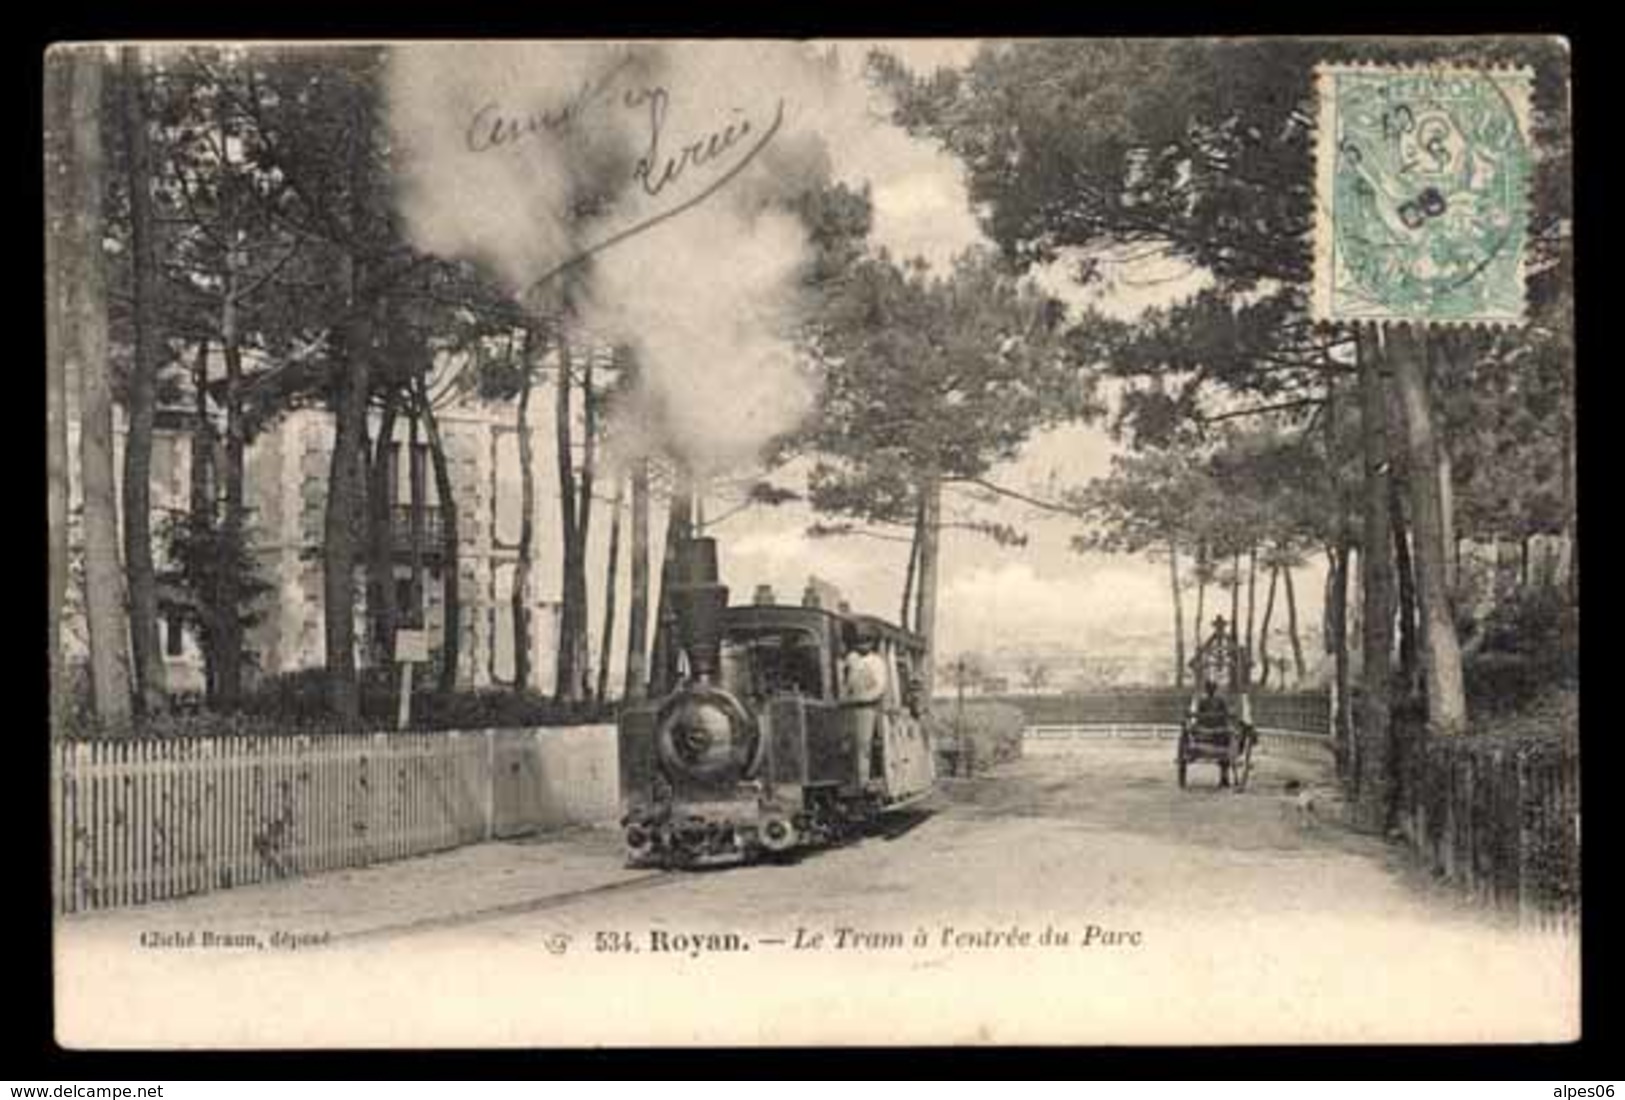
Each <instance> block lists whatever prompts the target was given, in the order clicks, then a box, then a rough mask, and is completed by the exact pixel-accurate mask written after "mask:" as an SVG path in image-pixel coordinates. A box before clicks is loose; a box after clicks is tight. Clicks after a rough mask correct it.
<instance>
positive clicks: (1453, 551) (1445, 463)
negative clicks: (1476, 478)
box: [1437, 442, 1461, 606]
mask: <svg viewBox="0 0 1625 1100" xmlns="http://www.w3.org/2000/svg"><path fill="white" fill-rule="evenodd" d="M1437 451H1438V455H1439V527H1440V530H1441V531H1442V532H1443V535H1444V545H1445V547H1446V548H1447V550H1448V551H1449V552H1448V553H1446V554H1445V556H1444V590H1445V592H1446V593H1447V594H1448V596H1449V599H1450V603H1451V606H1455V602H1456V591H1457V586H1458V585H1459V584H1460V583H1461V574H1460V568H1461V540H1460V537H1459V536H1458V535H1457V533H1456V484H1455V472H1454V467H1453V466H1452V465H1451V462H1450V448H1449V447H1446V446H1445V445H1444V444H1443V443H1442V442H1441V443H1440V444H1439V446H1438V448H1437Z"/></svg>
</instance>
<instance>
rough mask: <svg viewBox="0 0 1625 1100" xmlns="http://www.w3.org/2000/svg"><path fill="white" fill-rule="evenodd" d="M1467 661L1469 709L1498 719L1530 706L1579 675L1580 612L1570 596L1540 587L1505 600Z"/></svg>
mask: <svg viewBox="0 0 1625 1100" xmlns="http://www.w3.org/2000/svg"><path fill="white" fill-rule="evenodd" d="M1480 629H1481V632H1482V636H1481V638H1480V639H1479V641H1478V643H1477V645H1476V647H1475V652H1473V654H1472V655H1471V656H1470V657H1469V658H1468V659H1467V661H1466V662H1465V663H1464V665H1463V669H1462V672H1463V676H1464V678H1465V680H1466V687H1467V701H1468V707H1469V710H1470V711H1471V712H1472V713H1473V714H1475V715H1483V716H1485V717H1487V718H1494V717H1497V716H1501V715H1509V714H1513V713H1516V712H1518V711H1522V710H1526V709H1528V708H1530V707H1532V706H1534V705H1535V704H1536V702H1537V700H1539V699H1540V697H1541V696H1543V695H1544V694H1546V693H1547V692H1549V691H1552V690H1557V689H1577V688H1578V686H1579V679H1580V622H1579V612H1578V610H1577V609H1576V608H1575V607H1574V606H1573V605H1572V604H1570V603H1569V601H1568V599H1567V598H1566V596H1565V594H1564V593H1563V592H1562V591H1560V590H1558V589H1552V588H1535V589H1530V590H1528V591H1526V592H1522V593H1519V594H1518V595H1516V596H1514V597H1512V598H1509V599H1507V600H1505V601H1504V602H1503V603H1501V604H1500V605H1499V606H1497V607H1496V608H1495V610H1494V611H1492V612H1491V613H1490V614H1489V615H1488V616H1487V617H1486V618H1485V620H1484V623H1483V625H1482V627H1481V628H1480Z"/></svg>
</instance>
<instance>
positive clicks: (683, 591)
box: [671, 538, 728, 680]
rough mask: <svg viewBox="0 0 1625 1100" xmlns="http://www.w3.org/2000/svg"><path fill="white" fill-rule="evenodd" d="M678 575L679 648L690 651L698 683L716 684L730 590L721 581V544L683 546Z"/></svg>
mask: <svg viewBox="0 0 1625 1100" xmlns="http://www.w3.org/2000/svg"><path fill="white" fill-rule="evenodd" d="M676 573H677V575H676V577H675V578H673V583H672V591H671V604H672V608H673V609H674V610H675V611H676V612H677V639H678V642H677V644H678V645H680V646H681V647H682V648H683V649H684V650H685V651H687V653H688V664H689V671H690V672H691V673H692V675H693V676H694V678H695V679H696V680H715V679H716V675H717V654H718V650H719V649H720V647H721V644H722V612H723V610H724V609H725V608H726V607H727V606H728V588H727V586H726V585H724V584H721V583H719V581H718V579H717V576H718V575H717V540H716V539H709V538H689V539H684V540H683V541H682V542H679V543H678V544H677V570H676Z"/></svg>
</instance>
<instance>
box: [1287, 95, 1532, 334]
mask: <svg viewBox="0 0 1625 1100" xmlns="http://www.w3.org/2000/svg"><path fill="white" fill-rule="evenodd" d="M1315 75H1316V90H1317V93H1318V98H1319V105H1320V116H1319V133H1318V137H1317V150H1316V155H1317V162H1316V179H1315V294H1314V314H1315V317H1316V318H1317V319H1319V320H1324V321H1338V322H1361V321H1364V322H1382V321H1395V322H1408V323H1412V324H1500V325H1516V324H1521V323H1522V322H1523V318H1524V254H1525V250H1526V248H1527V245H1528V240H1527V237H1528V227H1529V190H1530V183H1531V180H1530V171H1531V154H1530V129H1529V120H1530V112H1529V88H1530V80H1531V78H1530V74H1529V73H1528V72H1527V71H1526V70H1521V69H1471V68H1422V67H1409V66H1405V67H1398V66H1381V65H1324V66H1321V67H1320V68H1318V69H1317V70H1316V74H1315Z"/></svg>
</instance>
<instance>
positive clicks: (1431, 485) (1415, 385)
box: [1390, 334, 1467, 736]
mask: <svg viewBox="0 0 1625 1100" xmlns="http://www.w3.org/2000/svg"><path fill="white" fill-rule="evenodd" d="M1426 341H1427V337H1426V335H1418V334H1405V335H1403V336H1401V337H1399V338H1397V339H1395V340H1394V341H1393V347H1394V354H1392V355H1391V356H1390V361H1391V362H1392V364H1393V372H1394V383H1395V386H1396V387H1397V389H1398V391H1399V398H1400V402H1399V404H1400V409H1401V412H1402V414H1403V415H1402V419H1403V421H1404V431H1405V444H1406V448H1407V450H1408V452H1409V457H1410V467H1411V469H1412V471H1413V472H1414V473H1415V475H1416V476H1413V477H1412V478H1411V481H1410V487H1411V513H1412V516H1413V519H1414V524H1413V529H1414V531H1415V542H1416V555H1415V556H1416V563H1417V580H1418V589H1419V593H1418V594H1419V596H1420V603H1421V618H1422V629H1423V638H1424V641H1425V655H1426V656H1425V659H1424V661H1423V671H1424V673H1425V675H1426V678H1427V680H1426V683H1427V703H1428V729H1429V731H1430V732H1431V733H1433V734H1434V735H1436V736H1452V735H1456V734H1460V733H1464V732H1465V731H1466V726H1467V695H1466V689H1465V686H1464V683H1463V680H1462V669H1461V644H1460V640H1459V639H1458V638H1457V637H1456V623H1455V615H1454V614H1453V612H1452V610H1451V606H1450V590H1449V586H1448V584H1447V583H1446V575H1447V572H1446V562H1447V561H1448V556H1449V555H1448V543H1447V542H1446V541H1445V535H1446V532H1445V525H1444V514H1443V507H1442V502H1441V501H1440V498H1439V486H1440V480H1439V477H1438V474H1437V471H1438V461H1439V459H1438V455H1439V446H1438V442H1437V439H1436V437H1435V434H1434V427H1433V410H1432V401H1431V399H1430V397H1429V394H1428V387H1427V376H1426V371H1427V365H1428V364H1427V342H1426Z"/></svg>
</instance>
